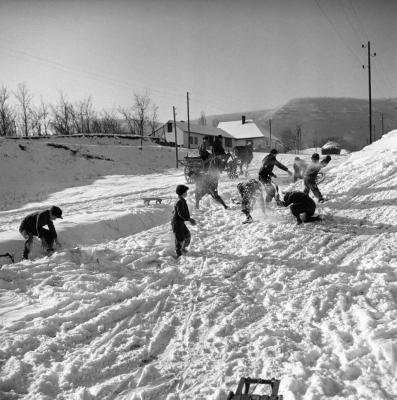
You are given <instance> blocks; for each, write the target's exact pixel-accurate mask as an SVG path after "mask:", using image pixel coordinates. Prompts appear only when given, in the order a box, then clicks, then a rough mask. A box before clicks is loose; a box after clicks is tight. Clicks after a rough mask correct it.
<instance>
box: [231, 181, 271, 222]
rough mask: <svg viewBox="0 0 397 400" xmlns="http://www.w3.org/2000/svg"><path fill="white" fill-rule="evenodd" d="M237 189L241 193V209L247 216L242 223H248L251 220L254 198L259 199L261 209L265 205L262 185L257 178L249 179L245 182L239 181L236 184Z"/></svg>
mask: <svg viewBox="0 0 397 400" xmlns="http://www.w3.org/2000/svg"><path fill="white" fill-rule="evenodd" d="M237 190H238V191H239V193H240V195H241V211H242V212H243V213H244V214H245V215H246V217H247V218H246V220H245V221H244V222H243V224H248V223H250V222H252V221H253V219H252V216H251V211H252V210H253V208H254V205H255V203H256V200H257V199H259V203H260V206H261V208H262V209H264V207H265V203H264V201H263V195H262V185H261V184H260V182H259V181H258V180H256V179H250V180H249V181H247V182H240V183H239V184H238V185H237Z"/></svg>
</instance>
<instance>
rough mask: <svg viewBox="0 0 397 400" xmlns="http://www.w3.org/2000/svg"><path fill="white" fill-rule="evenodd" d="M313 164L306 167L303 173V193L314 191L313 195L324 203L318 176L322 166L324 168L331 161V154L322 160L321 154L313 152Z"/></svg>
mask: <svg viewBox="0 0 397 400" xmlns="http://www.w3.org/2000/svg"><path fill="white" fill-rule="evenodd" d="M311 159H312V162H311V164H310V165H309V166H308V167H307V168H306V170H305V172H304V174H303V185H304V190H303V193H305V194H309V193H310V191H312V193H313V195H314V196H315V197H316V198H317V199H318V201H319V202H320V203H323V202H324V201H325V200H324V198H323V195H322V194H321V192H320V189H319V188H318V186H317V183H316V178H317V175H318V173H319V172H320V170H321V168H324V167H326V166H327V165H328V163H329V162H330V161H331V156H329V155H328V156H326V157H324V158H323V159H322V160H321V162H320V156H319V154H318V153H313V155H312V157H311Z"/></svg>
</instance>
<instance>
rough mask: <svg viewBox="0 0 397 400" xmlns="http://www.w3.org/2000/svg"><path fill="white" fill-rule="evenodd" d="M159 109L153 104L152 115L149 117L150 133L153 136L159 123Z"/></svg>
mask: <svg viewBox="0 0 397 400" xmlns="http://www.w3.org/2000/svg"><path fill="white" fill-rule="evenodd" d="M158 109H159V108H158V107H157V106H156V104H152V113H151V114H150V116H149V126H150V133H151V134H152V135H153V134H154V132H155V130H156V128H157V123H158V117H159V116H158Z"/></svg>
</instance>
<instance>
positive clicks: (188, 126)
mask: <svg viewBox="0 0 397 400" xmlns="http://www.w3.org/2000/svg"><path fill="white" fill-rule="evenodd" d="M186 101H187V148H188V149H190V113H189V92H187V93H186Z"/></svg>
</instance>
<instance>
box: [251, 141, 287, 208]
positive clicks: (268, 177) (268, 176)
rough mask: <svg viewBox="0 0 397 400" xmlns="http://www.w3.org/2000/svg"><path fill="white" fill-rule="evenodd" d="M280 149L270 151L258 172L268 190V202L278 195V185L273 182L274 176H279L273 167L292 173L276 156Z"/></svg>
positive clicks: (260, 179)
mask: <svg viewBox="0 0 397 400" xmlns="http://www.w3.org/2000/svg"><path fill="white" fill-rule="evenodd" d="M277 154H278V151H277V150H276V149H273V150H271V151H270V153H269V154H268V155H267V156H266V157H265V158H264V159H263V160H262V166H261V168H260V170H259V173H258V179H259V181H260V182H261V183H262V184H263V185H264V186H265V192H266V199H265V201H266V203H270V202H271V201H272V200H273V198H276V200H277V196H278V186H277V185H276V184H275V183H272V177H273V178H277V176H276V175H275V174H274V173H273V168H274V167H275V166H276V167H278V168H280V169H282V170H283V171H287V172H288V174H289V175H292V172H291V171H290V170H289V169H288V168H287V167H286V166H285V165H284V164H281V162H279V161H278V160H277V158H276V156H277Z"/></svg>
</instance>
